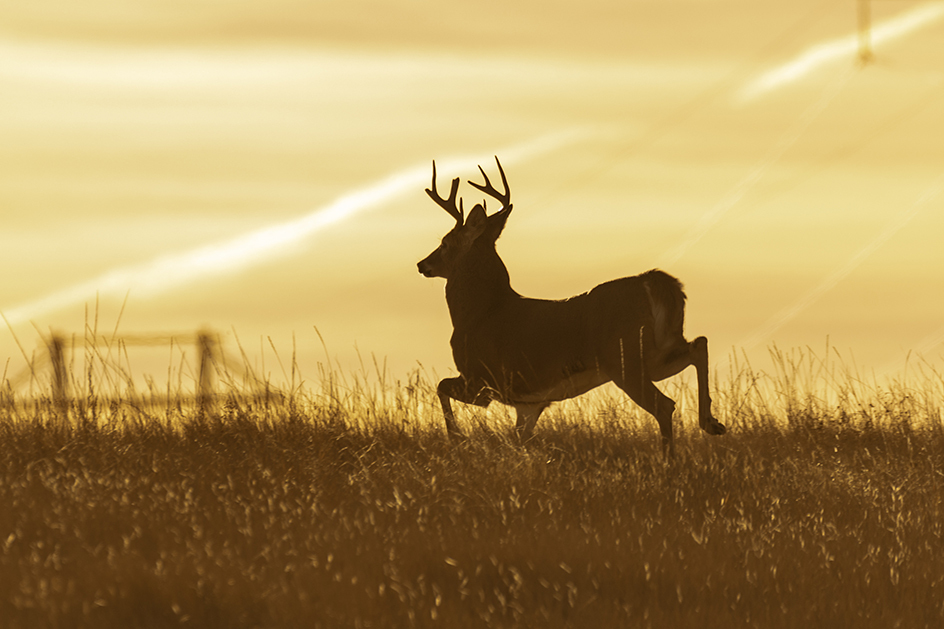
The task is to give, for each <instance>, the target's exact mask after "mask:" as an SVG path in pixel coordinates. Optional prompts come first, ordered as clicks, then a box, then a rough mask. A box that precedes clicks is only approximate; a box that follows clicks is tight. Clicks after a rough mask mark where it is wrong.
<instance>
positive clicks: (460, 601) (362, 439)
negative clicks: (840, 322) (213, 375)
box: [0, 352, 944, 629]
mask: <svg viewBox="0 0 944 629" xmlns="http://www.w3.org/2000/svg"><path fill="white" fill-rule="evenodd" d="M773 364H774V368H773V369H772V370H770V371H768V372H765V373H761V372H758V371H755V370H754V369H752V368H751V366H750V365H743V364H740V365H739V364H736V361H735V364H734V365H733V366H732V367H730V368H728V370H727V373H725V372H724V370H722V371H721V373H720V374H718V375H717V376H716V380H715V382H713V387H714V399H715V408H716V409H717V412H718V417H719V419H720V420H721V421H723V422H725V423H726V424H727V425H728V427H729V434H727V435H724V436H723V437H707V436H703V434H702V433H701V432H700V431H698V429H697V420H696V418H695V413H694V407H695V404H694V400H693V395H692V389H693V387H689V386H688V385H687V384H686V383H685V382H675V383H670V384H669V385H668V387H667V388H665V390H666V392H667V393H668V394H669V395H670V396H672V397H675V398H676V399H680V400H681V403H680V406H679V409H680V410H679V412H678V413H677V416H676V420H675V421H676V424H675V425H676V430H677V437H678V443H677V447H678V452H677V456H676V457H675V459H674V460H672V461H670V462H666V461H665V460H664V459H663V457H662V452H661V447H660V444H659V437H658V434H659V433H658V428H657V425H656V422H655V421H654V420H653V419H652V418H651V417H648V416H645V415H644V414H643V413H641V412H640V411H638V410H637V409H636V407H635V406H634V405H633V404H632V403H631V402H629V401H628V400H627V399H626V398H624V397H621V395H618V394H617V393H615V392H611V391H609V390H604V391H602V392H600V393H597V394H591V395H589V396H585V397H583V398H579V399H577V400H576V401H572V402H569V403H564V404H560V405H556V406H554V407H552V408H551V409H550V410H549V411H548V412H547V414H546V416H545V417H543V418H542V422H541V423H540V424H539V425H538V427H537V429H536V431H535V436H534V438H533V440H531V441H530V442H528V443H527V444H525V445H523V446H522V445H519V444H517V443H516V442H515V441H514V440H513V439H511V437H510V435H511V434H512V433H513V431H512V423H513V420H512V418H511V416H510V415H509V414H507V413H505V412H503V411H502V409H501V408H499V407H497V405H493V407H492V408H490V409H489V411H488V412H482V411H479V410H470V409H468V408H465V407H462V408H461V409H457V410H459V412H458V414H457V418H458V420H459V424H460V426H461V427H462V429H463V430H464V431H465V433H466V434H467V435H468V438H467V439H466V440H464V441H461V442H458V443H453V442H451V441H450V440H449V439H448V438H447V437H446V436H445V431H444V428H443V425H442V417H441V411H440V409H439V406H438V401H437V399H436V396H435V382H434V381H433V380H432V378H431V377H428V376H426V375H425V374H423V373H422V372H415V373H413V374H410V375H409V376H407V377H405V378H404V379H402V380H396V379H394V378H391V377H389V376H387V375H385V374H384V372H383V370H382V369H377V370H376V372H374V371H371V372H370V373H368V370H364V371H363V372H362V373H359V374H351V375H348V376H343V375H340V374H338V373H337V372H331V371H329V370H326V371H323V372H322V373H321V374H319V377H318V378H317V379H315V380H314V381H313V383H311V384H301V385H298V384H295V385H294V386H293V387H291V388H289V389H288V390H287V392H286V393H281V394H277V395H269V396H260V395H256V394H253V392H251V391H249V390H241V389H239V388H230V389H229V390H228V391H226V392H225V393H224V394H222V395H221V396H220V399H219V400H218V403H217V405H216V407H215V408H212V409H211V410H210V411H209V412H207V413H204V414H201V413H199V412H197V411H195V410H193V408H192V407H190V406H188V405H187V404H186V403H182V402H181V401H180V400H178V401H177V403H172V402H173V401H172V400H171V401H165V403H164V404H163V405H155V404H151V405H149V404H147V403H146V400H144V398H143V397H138V398H135V397H134V396H132V395H131V394H130V393H127V392H125V393H122V394H116V395H113V396H109V397H106V396H103V395H100V394H98V393H96V394H90V393H85V394H84V396H83V397H80V398H79V399H77V400H73V402H72V404H71V408H70V409H69V413H68V419H67V420H65V421H64V419H63V417H62V416H61V415H60V414H59V411H57V410H56V408H55V406H54V405H53V404H51V403H49V401H48V400H47V401H43V400H40V401H38V402H37V403H33V402H30V401H27V400H22V399H20V400H16V399H13V398H12V397H11V393H10V391H9V390H7V391H6V393H5V396H4V399H3V406H2V411H0V412H2V417H0V441H2V444H3V447H2V449H0V504H2V509H0V626H3V627H9V628H11V629H12V628H18V627H73V626H94V627H163V626H178V625H180V626H196V627H213V626H216V627H436V626H440V627H647V626H652V627H732V626H734V627H741V626H743V627H798V626H802V627H837V626H856V627H894V626H901V627H939V626H941V624H942V623H944V602H942V601H944V559H942V558H944V504H942V502H944V423H942V414H941V409H942V405H941V400H942V399H944V397H942V396H944V379H942V378H941V376H940V375H939V374H938V373H936V372H935V371H933V370H931V369H925V370H924V371H923V372H921V373H920V374H917V375H913V376H912V377H911V378H909V380H908V381H907V382H906V381H904V380H902V381H898V382H894V381H892V382H890V383H888V384H883V385H878V384H874V383H873V384H869V383H867V382H864V381H863V379H862V378H860V377H858V376H857V375H856V374H855V373H854V372H853V371H852V370H850V369H847V368H845V367H844V366H843V365H842V364H841V363H837V362H836V361H833V362H829V361H828V360H827V359H826V358H822V359H820V358H817V357H816V356H814V355H813V354H812V353H810V352H802V353H778V352H775V353H774V361H773ZM293 382H294V374H293ZM27 402H29V403H27Z"/></svg>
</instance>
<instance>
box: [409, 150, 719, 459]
mask: <svg viewBox="0 0 944 629" xmlns="http://www.w3.org/2000/svg"><path fill="white" fill-rule="evenodd" d="M495 163H496V164H497V165H498V172H499V173H500V175H501V180H502V187H503V188H504V190H503V191H499V190H498V189H496V188H495V186H493V185H492V183H491V181H489V178H488V175H487V174H486V172H485V169H484V168H482V167H481V166H479V171H480V172H481V173H482V177H483V178H484V180H485V181H484V183H481V184H479V183H476V182H474V181H471V180H470V181H469V182H468V183H469V184H470V185H471V186H472V187H474V188H475V189H477V190H479V191H480V192H482V193H484V194H485V195H486V196H488V197H491V198H493V199H496V200H497V201H499V202H500V203H501V205H502V207H501V209H500V210H498V211H497V212H495V213H493V214H491V215H489V214H488V213H487V210H486V207H485V204H486V202H487V199H485V200H483V202H482V203H479V204H476V205H475V206H474V207H473V208H472V210H471V211H470V212H469V214H468V216H465V214H464V208H463V204H462V199H461V198H459V199H458V205H457V203H456V200H457V195H458V190H459V178H458V177H456V178H455V179H453V180H452V186H451V190H450V192H449V196H448V197H447V198H444V197H442V196H441V195H440V194H439V192H438V191H437V189H436V162H435V161H433V180H432V185H431V187H430V188H427V189H426V194H427V195H429V198H430V199H432V200H433V201H434V202H435V203H436V205H438V206H439V207H440V208H442V209H443V210H445V211H446V212H447V213H448V214H449V215H450V216H451V217H452V218H453V219H455V221H456V224H455V226H454V227H453V228H452V229H451V230H450V231H449V232H448V233H447V234H446V235H445V236H443V238H442V240H441V242H440V244H439V246H438V247H437V248H436V249H434V250H433V252H432V253H430V254H429V255H428V256H427V257H426V258H424V259H423V260H421V261H420V262H418V263H417V267H418V270H419V272H420V273H421V274H422V275H424V276H426V277H429V278H433V277H440V278H444V279H445V280H446V287H445V292H446V304H447V306H448V309H449V316H450V318H451V319H452V327H453V333H452V338H451V340H450V344H451V346H452V355H453V358H454V360H455V364H456V368H457V369H458V372H459V374H460V375H459V376H458V377H453V378H444V379H443V380H442V381H440V382H439V384H438V386H437V388H436V393H437V395H438V397H439V400H440V403H441V405H442V410H443V416H444V418H445V422H446V431H447V434H448V435H449V436H450V437H451V438H455V439H462V438H464V436H463V433H462V431H461V430H460V429H459V426H458V425H457V423H456V418H455V414H454V413H453V410H452V403H451V401H452V400H456V401H458V402H461V403H465V404H472V405H475V406H479V407H483V408H484V407H487V406H488V405H489V404H490V403H491V402H492V401H497V402H499V403H502V404H505V405H508V406H512V407H514V409H515V412H516V421H515V432H516V433H517V437H518V439H519V441H520V442H522V443H524V442H527V441H528V440H529V439H531V438H532V435H533V431H534V428H535V426H536V424H537V422H538V418H539V417H540V416H541V413H542V412H543V411H544V410H545V409H546V408H547V407H548V406H549V405H550V404H552V403H554V402H559V401H562V400H566V399H570V398H573V397H577V396H578V395H582V394H584V393H586V392H587V391H590V390H591V389H594V388H596V387H598V386H601V385H603V384H606V383H608V382H612V383H614V384H615V385H616V386H617V387H619V388H620V389H621V390H622V391H623V392H625V393H626V395H628V396H629V397H630V399H632V400H633V401H634V402H635V403H636V404H638V405H639V406H640V407H641V408H642V409H644V410H645V411H647V412H648V413H649V414H651V415H652V416H653V417H654V418H655V419H656V421H657V422H658V424H659V430H660V432H661V435H662V451H663V456H664V457H666V458H667V459H668V458H671V457H672V456H673V455H674V453H675V443H674V440H673V437H672V418H673V415H674V413H675V402H674V401H673V400H672V399H670V398H669V397H667V396H666V395H665V394H663V393H662V392H661V391H660V390H659V389H658V388H657V387H656V386H655V384H654V383H655V382H659V381H661V380H665V379H666V378H669V377H671V376H674V375H676V374H678V373H680V372H681V371H682V370H683V369H685V368H687V367H689V366H694V367H695V371H696V375H697V385H698V423H699V426H700V428H701V429H702V430H703V431H705V432H706V433H707V434H709V435H722V434H724V433H725V427H724V425H723V424H721V423H720V422H719V421H718V420H717V419H715V418H714V417H713V416H712V414H711V397H710V395H709V391H708V339H707V338H705V337H704V336H699V337H697V338H695V339H694V340H693V341H687V340H686V339H685V336H684V335H683V331H682V328H683V323H684V318H685V301H686V296H685V292H684V290H683V287H682V284H681V282H680V281H679V280H678V279H676V278H675V277H673V276H672V275H669V274H668V273H666V272H664V271H661V270H658V269H653V270H650V271H646V272H645V273H642V274H641V275H636V276H633V277H624V278H621V279H616V280H611V281H609V282H604V283H603V284H600V285H598V286H596V287H594V288H593V289H591V290H589V291H588V292H586V293H582V294H580V295H576V296H574V297H571V298H569V299H563V300H547V299H532V298H529V297H523V296H522V295H520V294H518V293H517V292H516V291H515V290H514V289H513V288H512V287H511V282H510V276H509V274H508V269H507V268H506V267H505V264H504V262H502V259H501V257H500V256H499V255H498V251H497V248H496V241H497V240H498V237H499V236H500V235H501V233H502V231H503V230H504V228H505V224H506V222H507V221H508V217H509V216H510V215H511V211H512V203H511V188H510V187H509V185H508V180H507V178H506V177H505V171H504V169H503V168H502V165H501V162H500V161H499V160H498V157H497V156H496V157H495Z"/></svg>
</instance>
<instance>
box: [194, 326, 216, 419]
mask: <svg viewBox="0 0 944 629" xmlns="http://www.w3.org/2000/svg"><path fill="white" fill-rule="evenodd" d="M197 346H198V348H199V351H200V371H199V375H198V376H197V409H198V410H199V412H200V413H201V414H204V413H206V412H207V411H209V410H210V404H211V403H212V401H213V380H214V362H215V361H216V353H217V342H216V338H215V337H214V336H213V335H212V334H211V333H210V332H209V331H207V330H203V331H201V332H199V333H198V334H197Z"/></svg>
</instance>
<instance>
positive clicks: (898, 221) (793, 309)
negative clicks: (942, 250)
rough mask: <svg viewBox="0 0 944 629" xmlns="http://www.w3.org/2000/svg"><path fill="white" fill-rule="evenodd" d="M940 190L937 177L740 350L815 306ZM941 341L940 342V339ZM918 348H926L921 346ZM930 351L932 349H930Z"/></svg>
mask: <svg viewBox="0 0 944 629" xmlns="http://www.w3.org/2000/svg"><path fill="white" fill-rule="evenodd" d="M942 190H944V175H941V176H940V177H938V178H937V179H936V180H935V181H934V183H932V184H931V186H930V187H929V188H928V189H927V190H925V192H924V194H922V195H921V196H920V197H919V198H918V200H917V201H915V202H914V204H912V206H911V207H910V208H909V209H908V210H906V211H904V212H902V213H901V214H899V215H898V216H897V217H896V218H895V220H893V221H892V222H891V223H889V224H888V226H887V227H886V228H885V229H884V230H882V232H881V233H880V234H879V235H878V236H876V237H875V238H874V239H873V240H872V241H871V242H869V243H868V244H867V245H866V246H865V247H863V248H862V249H861V250H859V252H858V253H856V254H855V255H854V256H852V257H851V258H849V260H847V261H846V263H845V264H843V265H842V266H841V267H839V268H838V269H836V270H835V271H833V272H832V273H830V274H829V275H828V276H827V277H826V278H824V279H823V280H822V281H821V282H820V283H819V284H817V285H816V286H815V287H813V288H812V289H810V290H809V291H808V292H807V293H805V294H804V295H803V296H801V297H800V298H799V299H797V300H796V301H795V302H794V303H793V304H791V305H790V306H788V307H786V308H784V309H783V310H781V311H780V312H778V313H777V314H775V315H774V316H773V317H771V318H770V319H769V320H768V321H767V322H766V323H765V324H764V325H762V326H761V327H760V328H758V329H757V330H756V331H755V332H754V333H753V334H751V335H750V336H748V337H747V338H745V339H744V340H743V341H742V342H741V343H740V346H741V347H743V348H745V349H750V348H752V347H755V346H756V345H758V344H759V343H761V342H762V341H763V340H764V339H766V338H767V337H769V336H770V335H771V334H773V333H774V332H776V331H777V330H779V329H780V328H781V327H783V326H784V325H785V324H786V323H788V322H790V321H791V320H793V319H794V318H796V316H797V315H798V314H800V313H801V312H803V311H804V310H806V309H807V308H809V307H810V306H811V305H812V304H813V303H815V302H816V301H817V300H818V299H819V298H820V297H822V296H823V295H824V294H826V293H827V292H828V291H829V290H831V289H832V288H833V287H835V286H836V284H838V283H839V282H841V281H842V280H844V279H845V278H846V277H848V276H849V275H850V274H851V273H852V272H853V271H855V270H856V269H857V268H859V266H860V265H861V264H862V263H863V262H864V261H865V260H866V258H868V257H869V256H870V255H872V254H873V253H875V252H876V251H877V250H878V249H879V248H880V247H881V246H882V245H884V244H885V243H886V242H888V241H889V240H890V239H891V237H892V236H894V235H895V234H896V233H898V231H899V230H900V229H901V228H902V227H904V226H905V225H907V224H908V223H909V222H911V220H912V219H913V218H914V217H915V216H916V215H917V214H918V212H920V211H921V210H922V209H923V208H924V206H926V205H927V204H928V203H929V202H930V201H931V200H932V199H934V198H935V197H936V196H937V195H938V194H940V192H941V191H942ZM942 336H944V331H942ZM942 340H944V339H942ZM933 341H934V337H930V338H929V339H928V341H927V342H928V343H931V342H933ZM922 347H926V345H923V346H922ZM931 347H933V345H931Z"/></svg>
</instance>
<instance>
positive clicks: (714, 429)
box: [704, 420, 728, 435]
mask: <svg viewBox="0 0 944 629" xmlns="http://www.w3.org/2000/svg"><path fill="white" fill-rule="evenodd" d="M704 430H705V432H707V433H708V434H709V435H723V434H724V433H726V432H728V429H727V428H725V427H724V424H722V423H721V422H719V421H717V420H714V421H711V422H709V423H708V425H707V426H705V428H704Z"/></svg>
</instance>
